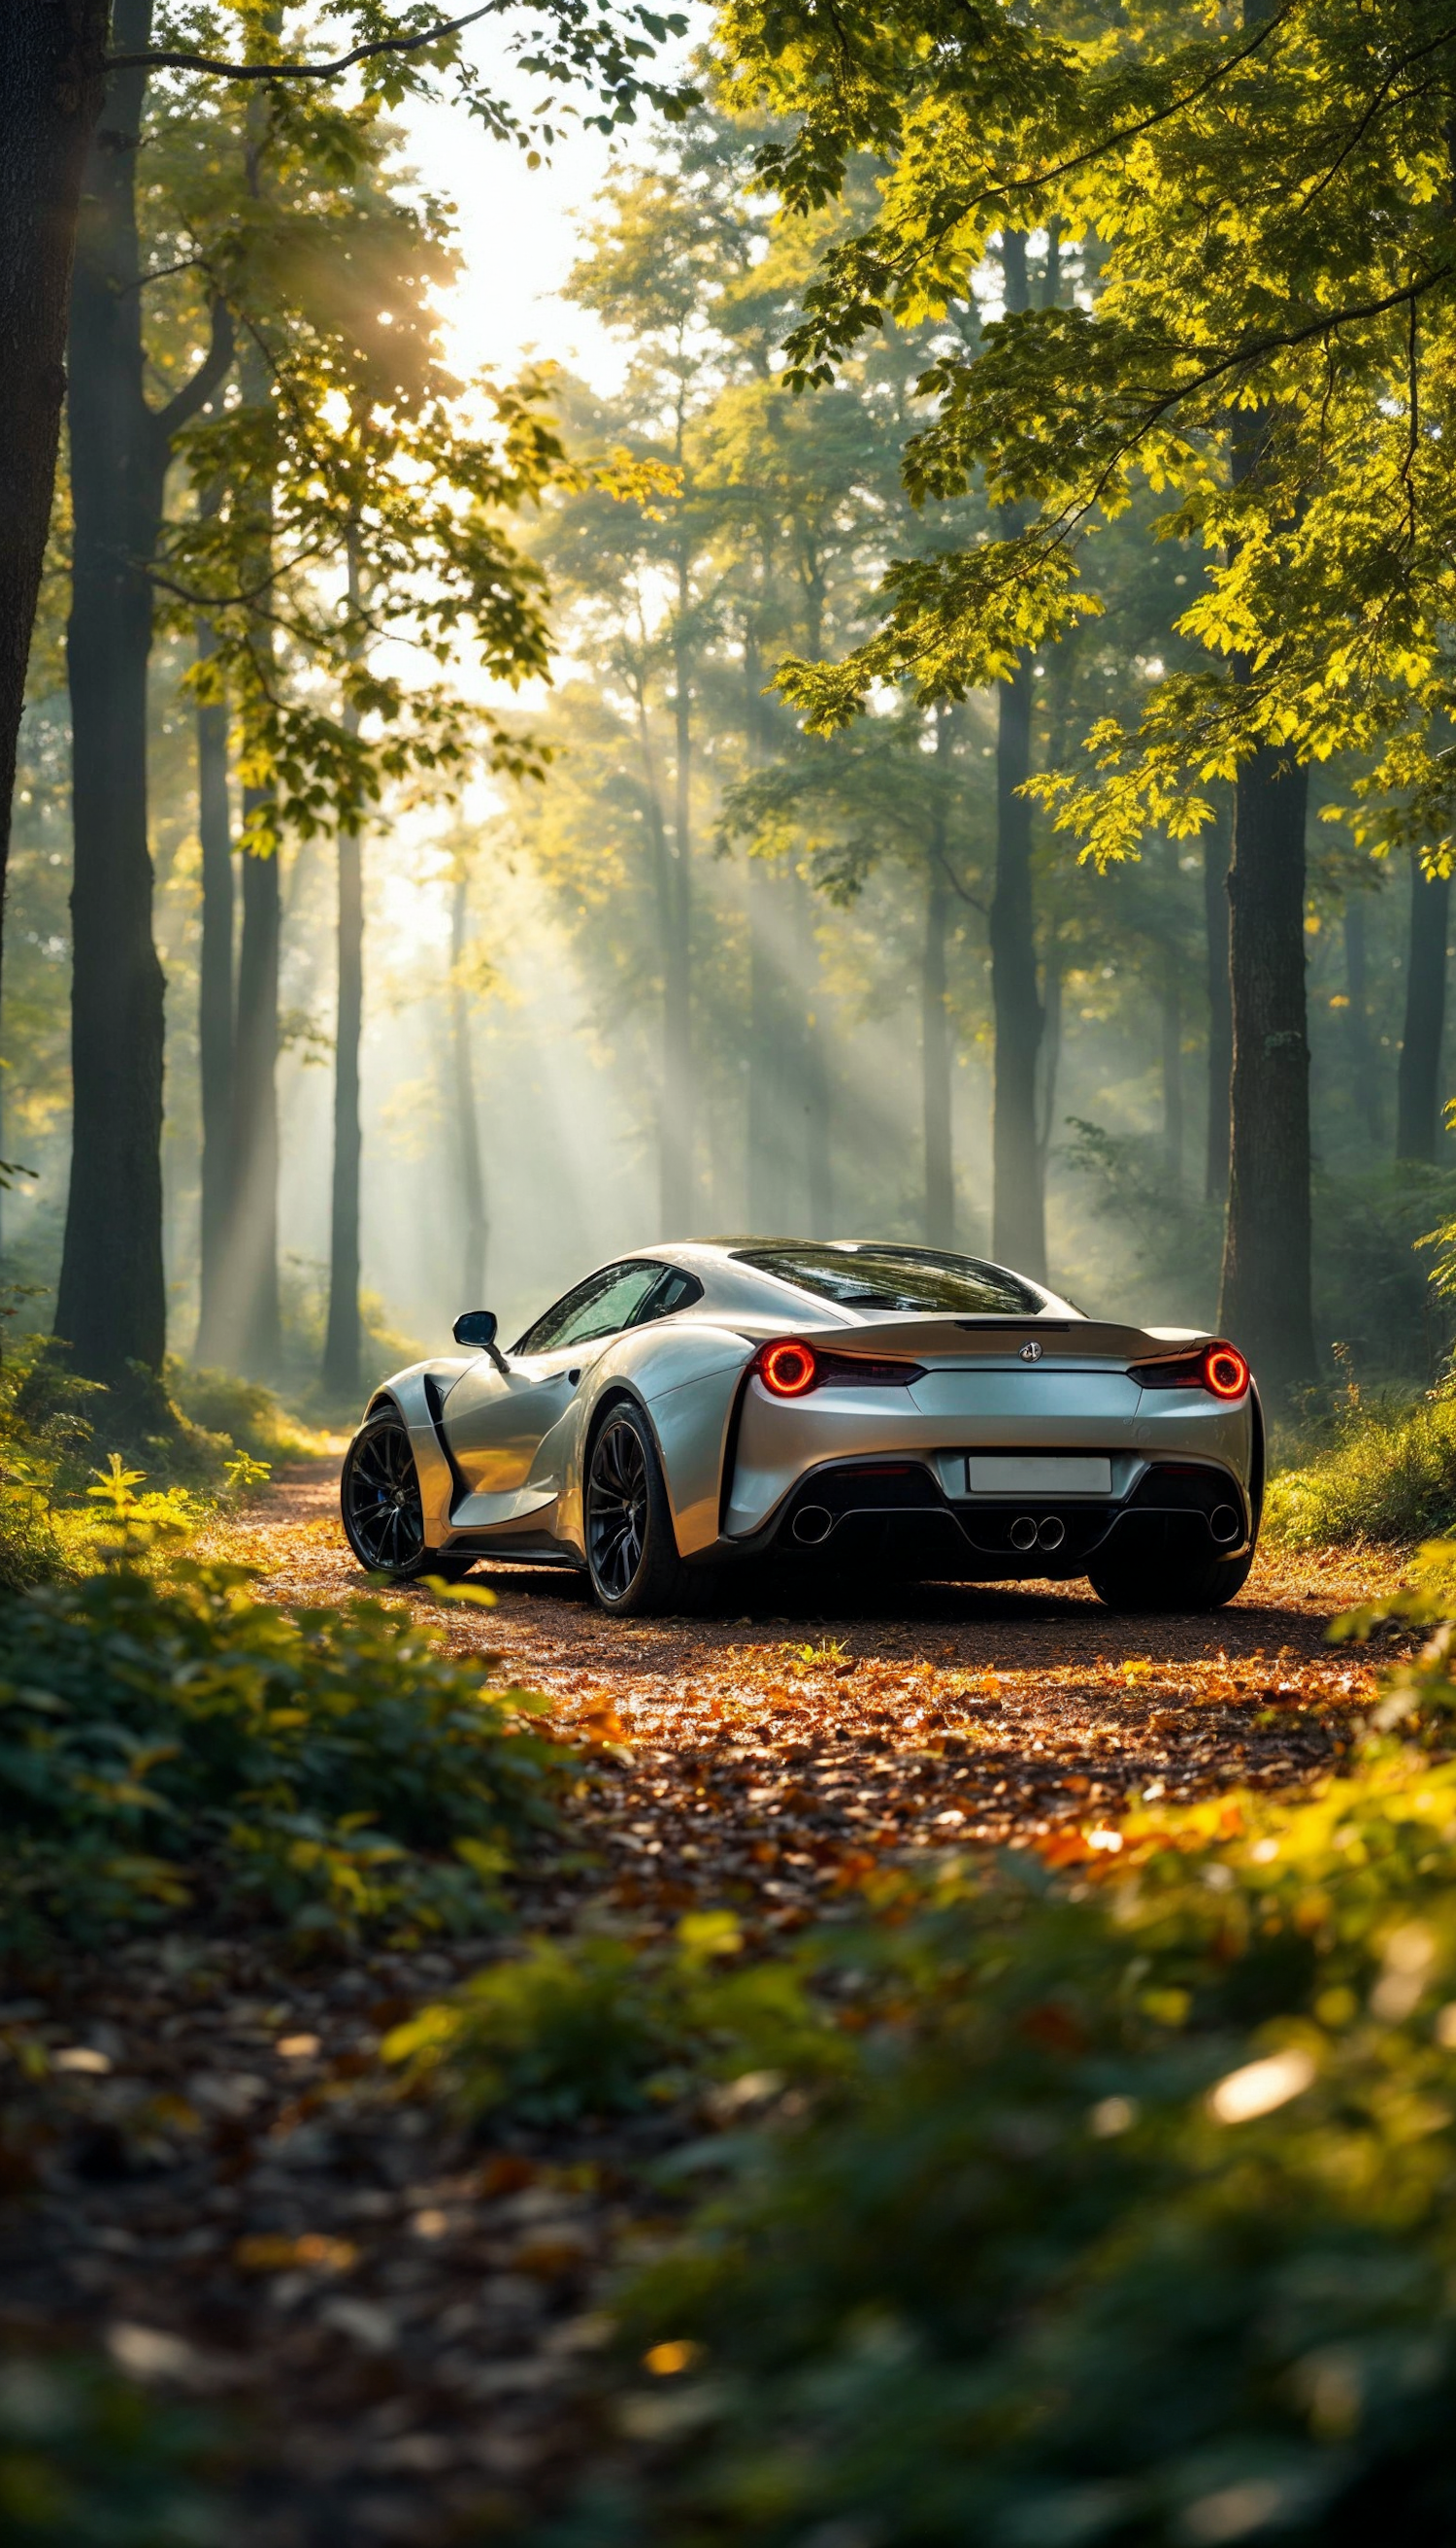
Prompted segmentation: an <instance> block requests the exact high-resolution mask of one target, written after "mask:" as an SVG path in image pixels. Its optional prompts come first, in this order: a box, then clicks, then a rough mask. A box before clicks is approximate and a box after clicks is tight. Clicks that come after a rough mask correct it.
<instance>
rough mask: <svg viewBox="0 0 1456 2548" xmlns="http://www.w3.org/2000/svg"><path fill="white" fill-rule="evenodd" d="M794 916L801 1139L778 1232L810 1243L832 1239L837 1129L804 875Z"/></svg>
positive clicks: (792, 891) (796, 878) (795, 882)
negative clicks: (806, 1235)
mask: <svg viewBox="0 0 1456 2548" xmlns="http://www.w3.org/2000/svg"><path fill="white" fill-rule="evenodd" d="M789 895H790V906H791V909H792V914H793V941H792V944H793V959H794V984H795V990H796V996H797V1000H798V1028H797V1034H796V1036H795V1039H794V1044H795V1050H794V1052H793V1055H792V1059H793V1063H794V1075H795V1077H796V1080H797V1083H798V1088H797V1096H798V1104H797V1115H798V1122H799V1128H800V1132H801V1135H802V1146H801V1151H800V1156H799V1158H798V1160H797V1161H796V1162H795V1169H794V1174H795V1186H794V1191H793V1193H792V1194H791V1195H789V1196H788V1197H787V1198H786V1205H787V1209H786V1211H785V1214H784V1217H783V1221H782V1222H781V1223H780V1227H784V1226H786V1227H787V1228H788V1229H791V1230H793V1231H794V1232H795V1233H797V1232H798V1231H800V1230H802V1229H804V1227H805V1213H806V1212H807V1216H808V1220H807V1227H808V1233H809V1236H810V1237H811V1238H828V1237H829V1235H830V1233H831V1230H832V1229H833V1225H834V1161H833V1158H832V1156H831V1152H830V1142H831V1139H832V1138H833V1127H832V1124H831V1120H830V1098H829V1040H828V1037H827V1035H826V1033H825V1028H824V1018H823V1013H822V1007H821V985H820V980H819V950H818V948H817V946H816V945H815V941H814V892H813V887H812V886H811V885H809V884H807V883H806V882H805V880H804V878H803V877H802V876H801V875H797V874H795V875H793V876H792V877H791V878H790V880H789Z"/></svg>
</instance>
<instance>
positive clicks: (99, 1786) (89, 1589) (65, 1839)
mask: <svg viewBox="0 0 1456 2548" xmlns="http://www.w3.org/2000/svg"><path fill="white" fill-rule="evenodd" d="M535 1704H537V1702H535V1701H534V1700H532V1699H531V1698H529V1697H528V1696H527V1695H526V1694H525V1693H522V1692H520V1691H517V1690H506V1691H503V1692H495V1691H492V1690H488V1689H486V1688H484V1687H483V1685H482V1683H481V1679H480V1675H479V1672H478V1671H477V1670H475V1669H473V1668H471V1667H470V1666H467V1665H465V1664H462V1663H457V1662H454V1661H452V1660H451V1659H450V1658H449V1657H448V1656H447V1655H446V1654H445V1653H444V1652H443V1650H442V1647H441V1643H440V1639H439V1636H438V1634H437V1633H436V1632H434V1631H432V1630H431V1629H429V1628H427V1627H422V1626H421V1625H419V1624H418V1623H417V1622H416V1621H415V1620H414V1619H413V1618H412V1617H411V1616H410V1614H409V1612H408V1611H406V1610H404V1609H403V1608H399V1607H395V1606H393V1605H391V1604H389V1603H386V1602H382V1601H374V1600H366V1601H360V1602H356V1603H355V1604H354V1605H353V1607H352V1608H351V1609H349V1610H348V1611H338V1610H306V1611H302V1612H299V1613H297V1614H290V1613H288V1612H285V1611H283V1610H280V1609H278V1608H276V1607H275V1606H274V1605H272V1604H271V1603H265V1602H260V1601H257V1600H254V1599H253V1598H252V1597H251V1596H250V1594H249V1592H248V1591H247V1589H246V1579H245V1576H244V1574H243V1572H242V1571H241V1570H239V1569H237V1568H235V1567H225V1566H201V1565H197V1564H195V1563H191V1562H181V1563H179V1564H178V1565H177V1567H176V1569H175V1572H174V1574H173V1575H172V1577H171V1578H170V1580H168V1581H166V1582H163V1583H156V1582H153V1581H151V1580H149V1578H148V1577H147V1576H146V1575H144V1574H143V1573H142V1572H140V1571H139V1569H138V1568H137V1566H136V1564H135V1563H131V1562H128V1563H125V1564H123V1565H121V1566H119V1567H118V1568H117V1569H116V1570H115V1571H114V1572H112V1573H110V1574H106V1575H101V1576H95V1577H92V1578H90V1579H89V1580H87V1581H86V1582H84V1583H82V1584H80V1585H77V1586H74V1587H57V1586H52V1587H44V1588H41V1589H38V1590H37V1591H35V1592H31V1593H29V1594H27V1595H25V1596H23V1597H22V1598H20V1599H18V1600H15V1601H13V1602H11V1603H9V1604H8V1605H6V1606H5V1607H4V1608H3V1609H0V1942H3V1943H4V1944H5V1945H6V1946H8V1947H10V1948H11V1949H15V1948H17V1947H22V1946H25V1945H27V1944H28V1943H34V1942H35V1940H36V1939H37V1938H38V1937H40V1936H43V1935H44V1934H45V1933H46V1931H47V1930H50V1929H59V1930H61V1931H63V1932H65V1933H66V1934H68V1935H71V1936H76V1937H81V1938H86V1939H95V1938H97V1937H99V1936H101V1935H102V1934H104V1932H105V1931H106V1930H107V1928H108V1927H109V1926H110V1925H111V1924H112V1923H117V1922H134V1921H145V1920H154V1919H157V1918H159V1917H162V1916H164V1915H167V1914H175V1912H176V1911H177V1910H178V1909H179V1908H185V1907H186V1906H187V1905H189V1904H191V1903H197V1904H198V1905H200V1906H205V1907H207V1908H209V1909H211V1910H213V1911H224V1910H226V1911H227V1912H230V1913H233V1914H242V1915H246V1916H250V1917H255V1918H258V1919H261V1920H265V1921H271V1922H275V1923H282V1924H283V1925H284V1926H286V1927H287V1928H288V1929H289V1930H290V1931H291V1933H292V1935H293V1937H294V1939H295V1941H296V1943H297V1944H299V1945H300V1946H306V1945H316V1946H323V1945H339V1944H342V1943H345V1942H346V1941H348V1940H349V1939H351V1938H354V1937H356V1936H357V1935H358V1934H359V1933H360V1932H361V1931H364V1930H371V1929H373V1930H377V1929H380V1928H381V1927H382V1928H384V1929H386V1930H388V1931H390V1932H391V1933H393V1934H396V1935H409V1936H413V1935H417V1934H418V1933H419V1932H420V1931H421V1930H425V1929H440V1928H445V1929H451V1930H456V1931H469V1930H471V1929H478V1928H480V1927H481V1926H483V1925H486V1924H488V1923H490V1922H491V1921H492V1920H493V1919H494V1918H495V1917H497V1916H498V1914H499V1907H500V1885H501V1881H502V1879H503V1877H504V1876H505V1875H506V1874H507V1873H508V1871H509V1868H510V1866H511V1865H512V1862H513V1859H514V1857H515V1854H516V1852H517V1851H518V1849H519V1848H520V1846H521V1845H522V1843H524V1842H525V1841H527V1840H528V1839H529V1837H530V1836H531V1835H532V1834H534V1833H538V1832H540V1831H543V1830H545V1829H547V1828H549V1827H550V1825H551V1824H552V1822H553V1819H554V1805H553V1799H554V1795H555V1791H556V1788H557V1785H558V1782H559V1775H560V1769H561V1764H562V1760H563V1756H562V1755H560V1754H559V1753H557V1752H556V1751H555V1749H554V1748H553V1747H552V1746H551V1745H549V1744H547V1743H546V1742H544V1741H543V1740H541V1739H540V1738H539V1737H538V1736H536V1735H534V1734H532V1733H531V1732H529V1731H528V1730H527V1729H525V1728H524V1727H522V1726H521V1724H520V1723H519V1721H518V1715H519V1711H520V1710H522V1709H527V1708H530V1707H532V1706H534V1705H535Z"/></svg>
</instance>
